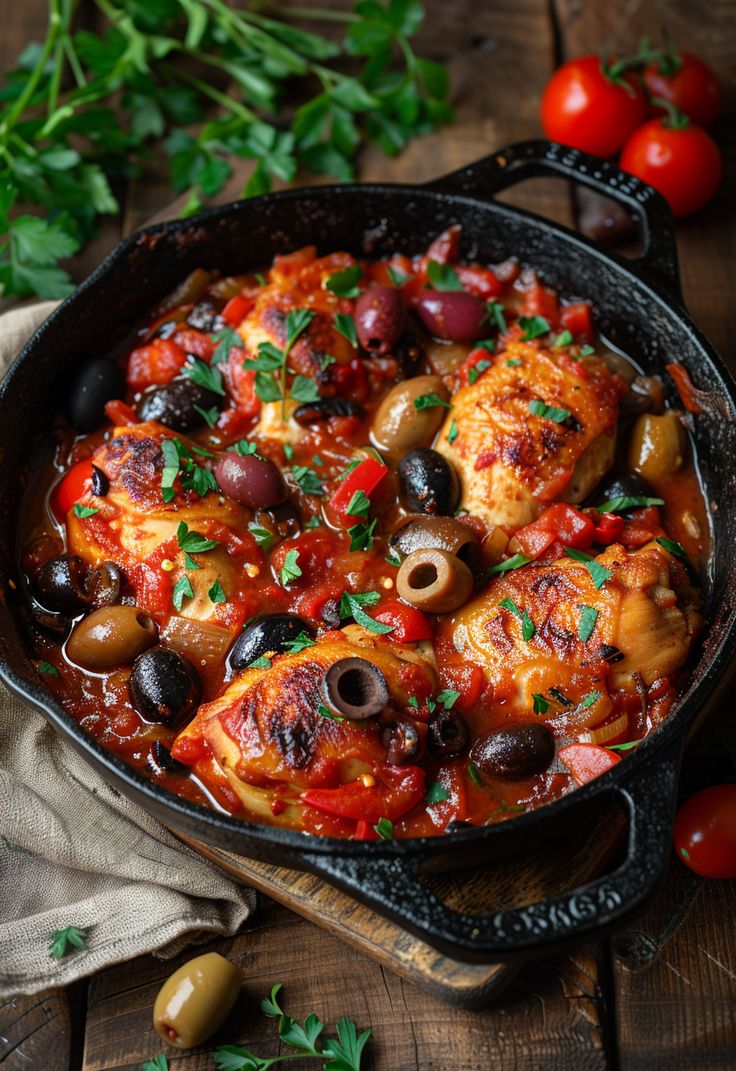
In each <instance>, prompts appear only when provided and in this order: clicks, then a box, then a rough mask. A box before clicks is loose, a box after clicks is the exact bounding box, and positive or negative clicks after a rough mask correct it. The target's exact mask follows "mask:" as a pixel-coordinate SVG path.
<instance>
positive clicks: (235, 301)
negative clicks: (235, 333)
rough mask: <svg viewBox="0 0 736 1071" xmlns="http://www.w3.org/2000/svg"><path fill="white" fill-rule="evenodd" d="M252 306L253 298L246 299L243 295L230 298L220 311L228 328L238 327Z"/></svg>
mask: <svg viewBox="0 0 736 1071" xmlns="http://www.w3.org/2000/svg"><path fill="white" fill-rule="evenodd" d="M254 304H255V302H254V301H253V298H250V297H246V296H245V294H237V295H236V296H235V297H234V298H230V300H229V301H228V303H227V305H226V306H225V308H224V309H223V310H222V318H223V320H224V321H225V322H226V323H228V324H229V325H230V327H239V326H240V324H241V323H242V322H243V320H244V319H245V318H246V316H247V315H248V313H249V312H250V310H251V309H252V308H253V305H254Z"/></svg>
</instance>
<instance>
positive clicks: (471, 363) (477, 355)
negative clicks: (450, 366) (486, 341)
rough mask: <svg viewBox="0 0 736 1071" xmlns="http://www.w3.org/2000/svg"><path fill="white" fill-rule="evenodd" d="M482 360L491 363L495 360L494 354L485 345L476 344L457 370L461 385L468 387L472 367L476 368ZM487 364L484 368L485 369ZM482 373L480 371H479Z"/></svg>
mask: <svg viewBox="0 0 736 1071" xmlns="http://www.w3.org/2000/svg"><path fill="white" fill-rule="evenodd" d="M481 361H487V362H488V363H489V364H490V363H491V362H492V361H493V354H492V353H489V351H488V350H487V349H484V347H483V346H476V347H475V349H472V350H471V351H470V353H469V354H468V356H467V357H466V358H465V360H464V361H463V363H462V364H461V365H460V367H459V368H458V370H457V380H458V384H459V385H460V386H461V387H467V386H468V384H469V383H470V371H471V369H472V368H476V367H477V366H478V365H479V364H480V362H481ZM485 367H486V366H485V365H483V369H484V370H485ZM479 374H480V373H479Z"/></svg>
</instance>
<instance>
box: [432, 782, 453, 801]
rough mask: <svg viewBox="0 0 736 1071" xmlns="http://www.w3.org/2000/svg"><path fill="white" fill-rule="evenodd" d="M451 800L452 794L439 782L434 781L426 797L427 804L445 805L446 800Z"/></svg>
mask: <svg viewBox="0 0 736 1071" xmlns="http://www.w3.org/2000/svg"><path fill="white" fill-rule="evenodd" d="M449 798H450V793H449V792H448V791H447V789H446V788H445V786H444V785H443V784H440V782H439V781H434V782H433V783H432V784H431V785H430V786H429V791H428V792H427V796H426V800H427V803H444V802H445V801H446V800H449Z"/></svg>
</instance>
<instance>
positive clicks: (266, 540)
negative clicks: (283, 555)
mask: <svg viewBox="0 0 736 1071" xmlns="http://www.w3.org/2000/svg"><path fill="white" fill-rule="evenodd" d="M248 531H249V532H250V534H251V535H252V536H253V538H254V539H255V541H256V543H257V544H258V546H259V547H260V548H261V550H262V551H263V553H264V554H268V552H269V550H270V549H271V547H272V546H273V544H274V543H275V542H276V533H275V532H270V531H269V530H268V528H260V527H259V526H258V525H257V524H249V525H248Z"/></svg>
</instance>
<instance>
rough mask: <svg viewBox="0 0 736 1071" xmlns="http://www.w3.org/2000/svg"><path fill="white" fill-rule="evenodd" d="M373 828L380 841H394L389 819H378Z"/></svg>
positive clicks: (392, 825) (392, 826) (391, 824)
mask: <svg viewBox="0 0 736 1071" xmlns="http://www.w3.org/2000/svg"><path fill="white" fill-rule="evenodd" d="M373 828H374V830H375V831H376V833H377V834H378V836H379V837H380V838H381V840H393V839H394V824H393V822H392V821H391V820H390V819H388V818H379V819H378V821H377V822H376V824H375V825H374V827H373Z"/></svg>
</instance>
